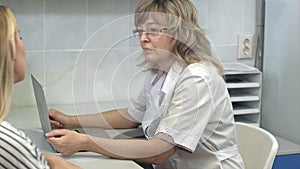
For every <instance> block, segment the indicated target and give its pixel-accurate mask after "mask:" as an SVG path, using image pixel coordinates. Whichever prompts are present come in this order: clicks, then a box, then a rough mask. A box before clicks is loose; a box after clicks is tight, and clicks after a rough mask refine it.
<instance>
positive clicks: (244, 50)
mask: <svg viewBox="0 0 300 169" xmlns="http://www.w3.org/2000/svg"><path fill="white" fill-rule="evenodd" d="M237 48H238V51H237V57H238V59H251V58H253V35H249V34H239V35H238V46H237Z"/></svg>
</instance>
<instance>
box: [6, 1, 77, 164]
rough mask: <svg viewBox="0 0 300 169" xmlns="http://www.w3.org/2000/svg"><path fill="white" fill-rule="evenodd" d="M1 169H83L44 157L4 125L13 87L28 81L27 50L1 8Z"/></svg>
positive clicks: (10, 15)
mask: <svg viewBox="0 0 300 169" xmlns="http://www.w3.org/2000/svg"><path fill="white" fill-rule="evenodd" d="M0 77H1V79H0V123H1V125H0V145H1V146H0V168H30V169H47V168H51V169H61V168H66V169H79V168H80V167H79V166H76V165H74V164H71V163H69V162H67V161H65V160H64V159H62V158H60V157H58V156H54V155H49V154H44V155H43V154H41V152H40V151H39V150H38V148H37V147H36V146H35V145H34V144H33V143H32V141H31V140H30V138H28V137H27V136H26V135H25V134H24V133H23V132H21V131H20V130H18V129H16V128H14V127H13V126H12V125H11V124H9V123H8V122H6V121H4V118H5V116H6V114H7V113H8V111H9V108H10V103H11V97H12V89H13V84H14V83H18V82H20V81H22V80H23V79H24V77H25V47H24V44H23V42H22V38H21V37H20V34H19V30H18V26H17V22H16V20H15V17H14V15H13V13H12V12H11V10H10V9H9V8H7V7H5V6H1V5H0Z"/></svg>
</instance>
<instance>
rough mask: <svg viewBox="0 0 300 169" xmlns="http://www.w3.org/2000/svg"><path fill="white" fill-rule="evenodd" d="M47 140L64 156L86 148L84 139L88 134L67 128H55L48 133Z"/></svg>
mask: <svg viewBox="0 0 300 169" xmlns="http://www.w3.org/2000/svg"><path fill="white" fill-rule="evenodd" d="M46 137H47V140H48V142H49V143H51V144H52V145H53V147H54V148H55V149H56V151H58V152H60V153H61V154H62V155H64V156H70V155H72V154H74V153H76V152H78V151H80V150H84V147H83V146H84V144H82V143H83V141H84V140H85V139H86V135H84V134H79V133H77V132H75V131H70V130H66V129H61V130H53V131H51V132H49V133H47V134H46Z"/></svg>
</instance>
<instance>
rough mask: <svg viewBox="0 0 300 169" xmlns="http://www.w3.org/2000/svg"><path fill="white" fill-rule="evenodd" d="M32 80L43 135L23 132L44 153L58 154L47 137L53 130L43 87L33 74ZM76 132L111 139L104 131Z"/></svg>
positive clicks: (84, 130)
mask: <svg viewBox="0 0 300 169" xmlns="http://www.w3.org/2000/svg"><path fill="white" fill-rule="evenodd" d="M31 80H32V86H33V91H34V95H35V100H36V105H37V109H38V113H39V117H40V122H41V126H42V130H43V133H41V132H40V131H38V130H37V131H35V130H32V129H23V131H24V132H25V133H26V134H27V135H28V136H29V137H30V138H31V139H32V140H33V142H34V143H35V144H36V145H37V146H38V148H39V149H40V150H41V151H42V152H56V151H55V149H54V147H52V145H51V144H50V143H48V141H47V139H46V136H45V134H46V133H48V132H50V131H51V130H52V128H51V124H50V118H49V115H48V106H47V101H46V97H45V93H44V89H43V86H42V85H41V83H40V82H39V81H38V80H37V78H35V77H34V75H32V74H31ZM75 131H77V132H79V133H86V134H89V135H92V136H96V137H102V138H110V136H109V135H108V134H107V133H106V132H105V131H104V130H103V129H76V130H75Z"/></svg>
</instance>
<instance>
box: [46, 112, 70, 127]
mask: <svg viewBox="0 0 300 169" xmlns="http://www.w3.org/2000/svg"><path fill="white" fill-rule="evenodd" d="M48 114H49V118H50V124H51V127H52V128H53V129H63V128H65V129H67V128H71V127H72V126H71V125H70V119H71V116H68V115H66V114H64V113H62V112H60V111H58V110H55V109H50V110H48Z"/></svg>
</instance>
